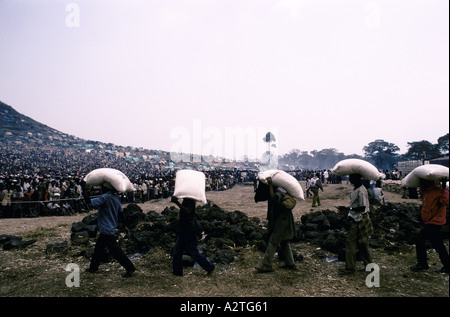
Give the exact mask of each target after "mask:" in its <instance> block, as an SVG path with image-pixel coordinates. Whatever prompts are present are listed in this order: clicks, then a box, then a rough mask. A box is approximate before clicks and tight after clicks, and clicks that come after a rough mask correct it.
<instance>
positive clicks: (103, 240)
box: [89, 233, 134, 272]
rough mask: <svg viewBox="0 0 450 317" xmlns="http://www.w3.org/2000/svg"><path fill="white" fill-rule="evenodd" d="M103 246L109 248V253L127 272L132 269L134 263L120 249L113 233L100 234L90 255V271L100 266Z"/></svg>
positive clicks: (103, 251)
mask: <svg viewBox="0 0 450 317" xmlns="http://www.w3.org/2000/svg"><path fill="white" fill-rule="evenodd" d="M105 248H108V249H109V252H111V255H112V256H113V257H114V258H115V259H116V260H117V261H118V262H119V263H120V265H122V266H123V267H124V268H125V270H127V272H129V271H132V270H133V269H134V264H133V263H132V262H131V261H130V259H129V258H128V257H127V256H126V254H125V253H124V252H123V251H122V249H121V248H120V246H119V244H118V243H117V240H116V237H115V236H114V235H108V234H102V233H101V234H100V235H99V237H98V239H97V242H96V244H95V249H94V254H93V255H92V259H91V265H90V267H89V269H90V270H91V271H97V270H98V267H99V266H100V261H101V259H102V257H103V256H104V255H105Z"/></svg>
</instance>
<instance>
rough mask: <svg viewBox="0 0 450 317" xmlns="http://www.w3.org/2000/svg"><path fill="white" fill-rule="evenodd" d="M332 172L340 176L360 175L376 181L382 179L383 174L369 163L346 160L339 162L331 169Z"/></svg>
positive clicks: (358, 160)
mask: <svg viewBox="0 0 450 317" xmlns="http://www.w3.org/2000/svg"><path fill="white" fill-rule="evenodd" d="M331 172H332V173H334V174H336V175H339V176H345V175H351V174H359V175H361V176H362V177H364V178H365V179H369V180H374V181H376V180H378V179H379V178H380V177H382V174H381V173H380V172H378V170H377V168H376V167H375V166H373V165H372V164H370V163H369V162H367V161H364V160H360V159H346V160H342V161H339V162H338V163H337V164H336V165H335V166H334V167H333V168H332V169H331Z"/></svg>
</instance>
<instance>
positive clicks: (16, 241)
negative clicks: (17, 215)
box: [0, 234, 36, 250]
mask: <svg viewBox="0 0 450 317" xmlns="http://www.w3.org/2000/svg"><path fill="white" fill-rule="evenodd" d="M35 242H36V240H35V239H31V240H27V241H23V240H22V237H20V236H11V235H7V234H0V244H2V245H3V250H12V249H19V248H26V247H27V246H29V245H32V244H33V243H35Z"/></svg>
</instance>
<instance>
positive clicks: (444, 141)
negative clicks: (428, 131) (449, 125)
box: [436, 133, 449, 154]
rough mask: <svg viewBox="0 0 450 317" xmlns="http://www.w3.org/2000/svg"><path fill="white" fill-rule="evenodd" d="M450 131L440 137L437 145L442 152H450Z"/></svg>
mask: <svg viewBox="0 0 450 317" xmlns="http://www.w3.org/2000/svg"><path fill="white" fill-rule="evenodd" d="M448 145H449V144H448V133H447V134H446V135H443V136H441V137H440V138H439V139H438V143H437V145H436V147H437V150H438V151H439V152H440V153H441V154H448V150H449V146H448Z"/></svg>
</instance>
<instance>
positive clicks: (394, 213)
mask: <svg viewBox="0 0 450 317" xmlns="http://www.w3.org/2000/svg"><path fill="white" fill-rule="evenodd" d="M420 208H421V206H420V205H418V204H415V203H387V204H386V205H381V206H373V207H372V206H371V210H370V214H369V215H370V218H371V221H372V225H373V228H374V233H373V235H372V237H371V239H370V242H369V246H370V247H372V248H374V249H378V248H383V249H384V250H385V251H387V252H389V253H391V252H395V251H399V250H402V249H403V248H405V247H407V246H410V245H414V244H415V241H416V238H417V235H418V233H419V232H420V229H421V228H422V227H423V223H422V221H421V217H420ZM448 223H449V221H448V212H447V224H446V225H445V226H443V227H442V229H441V234H442V236H443V238H444V239H448V238H449V225H448ZM296 226H297V237H296V241H309V242H311V243H314V244H316V245H318V246H320V247H321V249H323V250H326V251H329V252H332V253H334V254H336V255H338V258H339V260H341V261H343V260H345V240H346V233H347V230H348V228H349V226H350V223H349V220H348V218H347V215H346V214H340V213H338V212H335V211H332V210H322V211H317V212H314V213H310V214H307V215H303V216H302V217H301V221H300V222H297V223H296Z"/></svg>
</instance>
